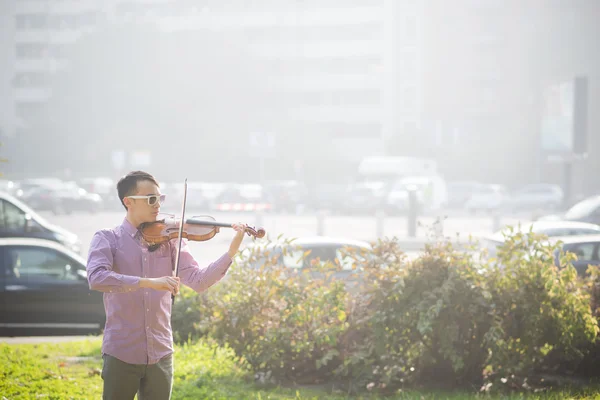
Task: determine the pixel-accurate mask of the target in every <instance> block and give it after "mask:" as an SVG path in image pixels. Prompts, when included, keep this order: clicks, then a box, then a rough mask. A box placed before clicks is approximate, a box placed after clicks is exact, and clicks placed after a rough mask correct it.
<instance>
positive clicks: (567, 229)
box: [480, 221, 600, 255]
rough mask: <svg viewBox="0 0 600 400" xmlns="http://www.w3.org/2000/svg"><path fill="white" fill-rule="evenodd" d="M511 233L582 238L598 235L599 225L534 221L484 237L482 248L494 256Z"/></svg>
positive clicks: (599, 231)
mask: <svg viewBox="0 0 600 400" xmlns="http://www.w3.org/2000/svg"><path fill="white" fill-rule="evenodd" d="M511 229H512V233H513V234H514V233H518V232H520V233H524V234H525V233H528V232H532V233H536V234H541V235H546V236H548V237H549V238H555V237H561V236H562V237H567V236H569V237H570V236H584V235H599V234H600V225H596V224H589V223H586V222H577V221H534V222H530V223H526V224H522V225H517V226H512V227H509V226H507V227H505V228H504V229H501V230H500V231H498V232H495V233H494V234H492V235H490V236H484V237H482V238H480V239H482V243H481V244H482V247H484V248H487V250H488V251H489V252H490V254H492V255H493V254H495V252H496V248H497V247H498V246H500V245H501V244H502V243H504V241H505V237H506V236H507V235H510V234H511Z"/></svg>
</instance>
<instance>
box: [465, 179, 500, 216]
mask: <svg viewBox="0 0 600 400" xmlns="http://www.w3.org/2000/svg"><path fill="white" fill-rule="evenodd" d="M508 198H509V196H508V192H507V190H506V188H505V187H504V186H502V185H481V186H480V187H479V188H478V189H477V191H476V192H475V193H474V194H473V195H471V197H470V198H469V200H467V202H466V203H465V209H466V210H467V211H469V212H477V211H487V212H490V211H496V210H499V209H501V208H502V207H503V206H504V205H505V204H506V202H507V200H508Z"/></svg>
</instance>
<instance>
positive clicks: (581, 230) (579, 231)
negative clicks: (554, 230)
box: [569, 228, 600, 235]
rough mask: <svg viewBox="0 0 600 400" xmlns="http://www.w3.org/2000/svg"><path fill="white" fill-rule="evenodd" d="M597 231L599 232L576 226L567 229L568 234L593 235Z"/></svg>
mask: <svg viewBox="0 0 600 400" xmlns="http://www.w3.org/2000/svg"><path fill="white" fill-rule="evenodd" d="M598 233H600V231H599V230H597V229H590V228H576V229H571V230H570V231H569V235H595V234H598Z"/></svg>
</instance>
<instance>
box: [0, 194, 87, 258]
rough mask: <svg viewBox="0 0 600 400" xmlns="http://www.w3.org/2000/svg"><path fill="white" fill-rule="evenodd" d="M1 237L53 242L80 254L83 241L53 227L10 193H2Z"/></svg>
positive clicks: (0, 211)
mask: <svg viewBox="0 0 600 400" xmlns="http://www.w3.org/2000/svg"><path fill="white" fill-rule="evenodd" d="M0 237H30V238H41V239H47V240H53V241H55V242H58V243H61V244H62V245H64V246H66V247H68V248H69V249H70V250H72V251H74V252H76V253H79V252H80V251H81V241H80V240H79V238H78V237H77V235H75V234H74V233H72V232H69V231H67V230H66V229H63V228H61V227H59V226H56V225H53V224H51V223H49V222H48V221H46V219H44V218H42V216H41V215H39V214H38V213H36V212H35V211H34V210H32V209H31V208H29V207H28V206H27V205H25V204H24V203H23V202H21V201H19V200H17V199H16V198H15V197H13V196H11V195H9V194H8V193H4V192H0Z"/></svg>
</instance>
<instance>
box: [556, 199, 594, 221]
mask: <svg viewBox="0 0 600 400" xmlns="http://www.w3.org/2000/svg"><path fill="white" fill-rule="evenodd" d="M599 206H600V196H597V197H592V198H589V199H585V200H583V201H580V202H579V203H577V204H575V205H574V206H573V207H571V208H570V209H569V210H568V211H567V212H566V213H565V218H566V219H580V218H583V217H585V216H587V215H589V214H590V213H591V212H592V211H594V210H595V209H596V208H598V207H599Z"/></svg>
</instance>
